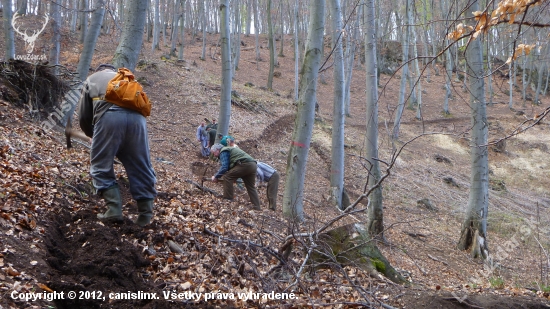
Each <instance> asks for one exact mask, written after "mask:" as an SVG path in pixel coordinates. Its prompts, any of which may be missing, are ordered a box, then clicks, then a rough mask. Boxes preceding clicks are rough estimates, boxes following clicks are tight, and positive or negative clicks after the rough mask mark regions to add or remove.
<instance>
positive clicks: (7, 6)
mask: <svg viewBox="0 0 550 309" xmlns="http://www.w3.org/2000/svg"><path fill="white" fill-rule="evenodd" d="M11 7H12V1H11V0H2V9H3V12H2V15H3V19H4V37H5V41H6V48H5V50H4V52H5V53H4V55H5V57H6V60H8V59H13V58H15V37H14V33H13V27H12V25H11V19H12V11H11Z"/></svg>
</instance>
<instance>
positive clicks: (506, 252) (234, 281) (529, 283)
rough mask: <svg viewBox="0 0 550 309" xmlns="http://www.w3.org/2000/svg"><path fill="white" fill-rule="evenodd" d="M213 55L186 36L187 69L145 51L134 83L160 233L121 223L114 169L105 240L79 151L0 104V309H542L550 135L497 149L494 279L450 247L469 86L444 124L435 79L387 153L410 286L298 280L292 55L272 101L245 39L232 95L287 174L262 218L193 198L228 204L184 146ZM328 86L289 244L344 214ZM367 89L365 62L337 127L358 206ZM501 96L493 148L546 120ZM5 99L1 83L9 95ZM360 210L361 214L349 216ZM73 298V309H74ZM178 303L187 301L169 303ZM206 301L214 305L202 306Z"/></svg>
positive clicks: (464, 176) (209, 101)
mask: <svg viewBox="0 0 550 309" xmlns="http://www.w3.org/2000/svg"><path fill="white" fill-rule="evenodd" d="M49 38H50V37H49V34H48V33H45V34H43V35H42V36H41V37H40V39H41V40H44V41H41V42H38V43H37V46H47V45H48V43H47V42H48V40H49ZM217 41H218V37H217V36H215V35H209V36H208V44H207V57H206V60H204V61H202V60H200V59H199V58H200V55H201V42H200V40H199V39H198V38H195V39H193V38H192V37H191V36H190V35H188V36H187V41H186V43H187V44H186V46H185V49H184V55H185V56H184V58H185V61H184V62H178V61H176V60H175V59H174V58H169V57H166V56H167V55H166V54H167V51H168V50H169V48H168V47H163V50H162V51H154V52H152V51H151V45H150V43H148V42H145V43H144V47H143V49H142V54H141V55H140V60H141V61H142V62H141V63H140V65H139V66H138V68H137V69H136V72H135V74H136V76H137V77H138V78H141V79H140V80H141V81H142V82H143V84H144V85H145V90H146V91H147V93H148V95H149V97H150V98H151V99H152V101H153V104H154V107H153V112H152V115H151V117H150V118H148V128H149V133H150V141H151V158H152V161H153V166H154V168H155V171H156V173H157V179H158V183H157V190H158V191H159V195H158V197H157V199H156V202H155V205H156V206H155V218H154V222H153V223H152V224H151V225H150V226H148V227H147V228H145V229H140V228H138V227H137V226H136V225H134V224H133V223H132V221H131V219H132V218H133V217H135V216H136V212H137V210H136V206H135V202H134V201H132V200H131V198H130V196H129V192H128V182H127V180H126V175H125V172H124V169H123V168H122V167H121V166H120V165H116V166H115V170H116V172H117V176H118V177H119V183H120V184H121V187H122V189H123V195H124V204H125V207H124V213H125V215H126V216H127V217H128V219H127V220H125V222H124V223H122V224H114V225H109V224H107V225H105V224H103V223H100V222H99V221H97V219H96V214H97V213H98V212H101V211H103V209H104V207H103V202H102V201H101V200H99V199H98V198H97V197H96V196H95V195H94V194H93V192H92V191H93V190H92V185H91V178H90V176H89V173H88V171H89V149H88V147H87V146H88V145H85V144H78V145H77V146H76V147H75V149H74V150H72V151H67V149H66V148H65V145H64V136H63V134H62V133H61V132H59V131H57V130H51V131H50V130H44V129H43V128H42V127H41V126H40V123H41V122H40V121H39V120H37V119H33V118H32V117H31V115H30V114H29V112H28V110H27V109H25V108H22V107H16V106H14V105H13V104H11V103H9V102H7V101H5V100H3V99H1V98H0V172H1V178H0V205H1V206H0V268H1V269H2V271H1V272H0V291H1V294H0V295H1V298H0V306H2V307H4V308H12V307H13V308H45V307H47V306H53V307H55V308H138V307H139V308H195V307H197V308H199V307H200V308H207V307H231V306H233V307H236V308H245V307H246V308H252V307H257V308H281V307H287V308H299V307H312V306H323V307H326V308H330V307H334V308H348V307H349V308H353V307H361V306H364V307H368V306H370V307H373V308H383V307H384V306H385V308H389V307H388V306H393V307H396V308H547V307H548V305H549V304H550V301H549V300H548V295H549V294H548V290H547V288H548V287H547V286H548V283H547V279H548V266H549V265H548V257H547V255H546V253H547V251H548V248H549V243H550V214H549V213H548V208H549V207H550V199H549V198H548V197H547V196H548V193H549V189H548V188H549V187H550V177H548V176H549V173H548V168H549V163H548V159H547V158H548V153H549V148H548V147H549V144H550V135H549V133H550V125H549V124H550V123H549V122H548V121H546V120H544V121H542V122H541V124H539V125H537V126H535V127H533V128H531V129H530V130H528V131H527V132H526V133H523V134H521V135H517V136H514V137H511V138H509V139H507V140H506V144H505V146H504V147H491V151H490V161H489V163H490V170H491V171H490V188H491V189H490V201H489V222H488V230H489V235H488V241H489V248H490V250H491V252H493V257H494V261H495V264H494V265H493V266H488V265H485V264H483V263H482V262H481V261H479V260H474V259H471V258H470V256H469V254H468V253H467V252H463V251H459V250H457V249H456V243H457V241H458V238H459V233H460V226H461V222H462V218H463V216H464V212H465V208H466V206H467V203H468V192H469V179H470V156H469V148H468V134H469V128H470V126H471V124H470V117H469V113H470V109H469V106H468V103H467V102H468V93H467V91H466V90H465V89H463V87H462V82H454V83H453V85H454V88H453V95H454V99H453V100H452V101H451V102H450V110H451V115H443V114H442V112H441V111H442V105H443V94H444V90H443V76H442V75H439V76H436V75H435V74H433V72H432V75H431V76H430V81H429V82H428V81H427V80H426V79H423V80H422V89H423V91H422V93H423V94H422V100H423V109H422V112H423V113H422V117H423V119H422V121H420V120H416V119H415V111H413V110H408V109H407V110H406V111H405V114H404V119H403V123H402V126H401V138H400V140H401V142H399V143H398V145H397V146H405V147H404V148H403V150H402V152H401V154H400V156H399V157H398V158H397V160H396V162H395V165H394V166H393V168H392V169H391V176H390V177H389V178H388V179H387V181H386V182H385V183H384V185H383V193H384V205H385V209H384V216H385V217H384V220H385V222H384V224H385V226H386V228H387V229H386V231H385V238H386V240H387V242H386V243H379V244H378V246H379V248H380V250H381V251H382V252H383V253H384V254H385V256H386V257H387V258H388V260H389V261H390V262H391V263H392V265H393V266H394V267H396V269H397V270H398V271H399V272H400V273H401V274H402V275H403V276H405V277H406V278H407V280H408V281H409V282H410V285H409V286H401V285H397V284H394V283H393V282H391V281H389V280H387V279H385V278H383V277H372V276H369V275H368V274H367V273H365V272H363V271H361V270H359V269H357V268H355V267H349V266H347V267H344V268H341V267H340V268H339V267H337V266H336V265H333V267H332V268H328V269H314V268H312V267H305V268H304V269H303V272H301V273H300V276H299V280H296V276H295V275H296V272H297V271H300V270H301V269H302V263H303V261H304V258H305V256H306V253H307V252H305V251H304V250H302V247H301V246H300V242H299V241H296V242H295V243H294V249H295V250H294V252H293V253H292V254H291V256H290V257H289V259H288V260H287V261H285V265H284V266H283V267H281V266H280V264H281V263H280V262H281V261H280V260H279V258H280V252H281V251H280V250H281V247H282V245H283V244H284V243H285V242H284V238H285V237H286V236H287V235H288V233H287V231H288V230H289V226H288V223H287V222H286V221H285V220H284V219H283V217H282V214H281V202H282V194H283V190H284V184H285V181H284V180H285V165H286V152H287V151H288V148H289V145H290V141H291V133H292V130H293V126H294V113H295V108H296V107H295V105H293V104H292V102H293V100H292V96H293V87H294V72H293V68H294V64H293V56H292V52H291V50H292V47H291V45H290V40H285V44H286V45H285V56H284V57H279V58H278V61H279V64H280V66H279V67H277V68H276V70H275V71H276V72H279V73H278V74H277V75H278V76H279V77H277V78H275V79H274V84H273V91H268V90H267V89H266V88H265V85H266V84H267V72H268V50H267V48H266V46H267V41H266V39H265V38H264V37H262V38H261V40H260V42H261V44H262V47H263V48H262V49H261V55H262V61H256V60H255V59H254V56H255V52H254V49H253V47H254V39H253V37H248V38H246V37H243V46H242V51H241V59H240V64H239V70H238V71H237V72H236V76H235V79H234V80H233V89H234V90H235V92H236V93H237V94H238V97H234V104H233V106H232V117H231V124H230V133H231V135H233V136H235V137H236V139H237V143H238V145H239V146H240V147H241V148H243V149H244V150H246V151H247V152H249V153H250V154H251V155H253V156H254V157H255V158H257V159H258V160H261V161H264V162H267V163H269V164H270V165H272V166H274V167H275V168H277V169H278V171H279V173H280V174H281V176H282V177H281V185H280V190H279V205H278V210H277V211H275V212H273V211H271V210H268V209H267V207H265V205H266V200H265V191H264V190H265V189H264V188H261V189H260V190H261V198H262V202H263V205H264V207H263V209H262V210H261V211H254V210H252V209H251V207H250V206H249V203H248V197H247V195H246V193H244V194H243V193H240V194H239V195H238V197H237V200H236V202H233V203H228V202H223V201H222V200H221V199H220V198H218V197H216V196H214V195H212V194H210V193H207V192H204V191H203V190H201V189H199V188H198V187H197V186H196V184H199V185H201V186H203V187H206V188H208V189H210V190H213V191H215V192H219V193H221V191H222V188H221V184H215V183H210V182H206V181H203V177H204V176H207V177H209V176H211V175H213V174H214V173H215V171H216V170H217V167H218V165H217V163H215V162H213V161H210V160H208V159H204V158H202V157H200V151H199V145H198V142H197V141H196V140H195V137H194V136H195V130H196V127H197V126H198V125H199V123H200V122H201V121H202V119H203V118H208V119H211V118H217V116H218V105H219V101H220V89H221V88H220V80H221V77H220V72H221V68H220V65H221V59H220V55H219V51H220V48H219V47H218V46H216V45H215V44H216V42H217ZM113 42H117V37H116V36H106V35H104V36H101V37H100V39H99V43H98V44H99V45H98V47H97V48H96V54H95V55H94V61H93V64H92V67H96V66H97V65H98V64H100V63H103V62H109V61H110V60H111V58H112V55H113V52H114V49H115V48H116V46H115V45H113ZM63 43H64V44H63V46H64V47H63V50H62V58H61V63H62V64H63V65H64V66H66V67H67V68H68V69H69V70H72V71H75V70H76V65H77V61H78V55H79V54H80V49H81V48H82V46H81V45H80V44H77V37H76V36H74V37H73V36H70V35H68V34H67V35H64V41H63ZM278 43H280V42H278ZM2 44H3V43H0V48H2V47H3V45H2ZM17 50H18V51H22V50H23V47H22V42H18V47H17ZM327 50H328V48H327ZM440 70H441V69H440ZM331 74H332V73H331V71H330V70H327V71H324V73H322V74H321V78H320V81H321V83H320V84H319V91H318V102H319V107H320V108H319V111H318V113H317V115H316V124H315V129H314V133H313V139H312V145H311V148H310V149H311V151H310V153H309V157H308V168H307V172H306V183H305V190H304V200H305V213H306V221H305V222H304V223H303V224H302V225H301V226H300V227H295V231H300V232H308V231H313V230H316V229H318V228H319V227H321V226H322V225H324V224H326V223H327V222H328V221H329V220H330V219H331V218H334V217H335V216H337V215H338V214H339V212H338V211H337V210H336V209H334V208H333V207H332V206H330V205H329V203H328V201H327V197H328V188H329V176H330V147H331V144H330V136H331V124H332V76H331ZM364 79H365V78H364V71H363V68H362V67H361V64H360V63H359V61H357V67H356V68H355V71H354V81H353V84H352V93H351V96H352V102H351V117H349V118H347V119H346V155H347V156H346V176H345V181H346V188H347V190H348V192H349V193H350V197H351V198H352V201H353V200H354V199H355V198H356V197H358V196H359V195H360V194H361V193H362V190H363V187H364V184H365V181H366V176H367V171H366V170H365V168H364V161H362V160H361V155H362V149H363V147H364V138H365V137H364V133H365V119H366V112H365V102H364V89H365V87H364V85H365V82H364ZM493 82H494V87H495V104H494V105H492V106H489V107H488V120H489V125H490V140H492V141H494V140H498V139H500V138H503V137H505V136H506V135H507V134H509V133H510V132H512V131H513V130H514V129H515V128H516V127H518V126H519V125H520V124H521V123H522V122H524V121H526V120H528V119H531V118H532V117H533V116H534V115H536V114H538V113H540V112H541V111H542V110H544V108H546V107H548V106H550V99H549V98H548V97H545V98H542V104H541V105H540V106H534V105H532V104H531V102H529V101H527V102H525V104H524V103H523V102H521V100H520V92H516V93H514V98H516V102H515V106H514V109H512V110H511V109H509V108H508V105H507V104H508V96H507V94H506V90H507V89H508V85H507V84H506V81H505V80H503V79H501V78H498V79H496V80H494V81H493ZM398 87H399V78H396V77H395V76H394V77H390V76H388V75H382V76H381V87H380V88H379V90H380V91H381V96H380V108H379V109H380V127H379V128H380V132H381V137H380V159H381V160H382V163H384V162H390V160H391V155H392V145H391V143H390V142H389V140H388V138H387V137H386V136H387V132H388V131H389V130H391V127H392V121H393V111H394V109H395V105H396V102H397V96H398V89H399V88H398ZM8 88H10V86H9V85H6V84H2V85H0V91H2V93H4V91H7V90H6V89H8ZM529 92H531V90H530V89H529ZM42 120H43V119H42ZM423 133H424V135H423V136H422V137H420V138H417V139H415V140H414V141H412V142H410V143H407V142H408V141H411V140H412V139H413V138H415V137H417V136H419V135H422V134H423ZM426 133H444V134H426ZM382 170H383V172H384V171H385V166H384V165H382ZM423 201H424V202H423ZM426 201H429V204H427V203H426ZM426 205H431V206H426ZM366 206H367V205H366V202H365V201H364V202H362V203H361V204H360V205H359V207H360V208H366ZM365 219H366V214H363V213H359V214H356V215H354V216H349V217H347V218H345V219H343V220H341V221H340V222H338V224H337V225H336V226H339V225H343V224H350V223H358V222H363V221H365ZM487 268H489V270H487ZM43 291H56V292H64V295H65V297H64V298H65V299H62V300H56V301H54V302H53V303H52V302H47V301H44V300H37V301H24V300H20V299H13V298H12V295H18V294H17V293H31V292H37V293H41V292H43ZM69 291H74V292H76V296H77V298H80V299H75V300H69V299H68V298H67V296H68V293H69ZM14 292H16V294H13V293H14ZM92 292H95V293H94V294H93V295H92V294H91V293H92ZM140 292H141V293H156V295H155V297H158V298H159V299H153V300H151V299H145V300H143V299H142V300H137V299H124V300H121V299H117V298H120V297H126V296H130V297H131V296H132V295H128V294H129V293H136V294H137V293H140ZM172 292H174V293H178V294H177V295H178V296H179V295H181V298H182V299H172V297H173V295H175V294H172ZM218 292H219V293H218ZM272 292H274V293H279V295H278V296H279V297H286V298H291V299H270V298H275V296H276V295H275V294H270V293H272ZM111 293H112V294H111ZM125 293H126V294H125ZM193 293H195V294H193ZM207 293H210V294H207ZM283 293H284V294H283ZM100 294H101V295H100ZM44 295H45V294H44ZM197 295H200V299H197ZM245 295H246V296H245ZM137 296H139V295H137ZM148 296H151V295H150V294H148ZM207 296H208V297H211V298H212V299H209V300H206V299H205V297H207ZM193 297H194V298H193ZM165 298H168V299H165ZM247 298H252V299H247ZM254 298H258V299H254Z"/></svg>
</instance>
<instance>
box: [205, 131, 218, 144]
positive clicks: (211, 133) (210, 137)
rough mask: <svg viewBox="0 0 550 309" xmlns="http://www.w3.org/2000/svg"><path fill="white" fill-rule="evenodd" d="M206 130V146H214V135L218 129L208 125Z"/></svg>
mask: <svg viewBox="0 0 550 309" xmlns="http://www.w3.org/2000/svg"><path fill="white" fill-rule="evenodd" d="M206 131H208V148H210V147H212V146H214V143H215V142H216V135H217V132H218V130H217V129H215V128H213V127H210V128H208V129H206Z"/></svg>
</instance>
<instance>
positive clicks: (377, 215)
mask: <svg viewBox="0 0 550 309" xmlns="http://www.w3.org/2000/svg"><path fill="white" fill-rule="evenodd" d="M363 1H364V4H365V6H364V9H365V26H366V29H365V67H366V88H365V89H366V104H367V115H366V116H367V118H366V119H367V134H366V140H365V143H366V144H365V152H366V154H365V158H367V160H369V162H370V166H371V168H370V171H369V174H370V177H369V180H368V186H369V187H371V188H372V187H373V186H375V185H376V184H377V183H378V181H379V180H380V163H379V162H378V81H377V64H376V23H375V19H376V16H375V5H374V2H375V0H363ZM369 199H370V206H369V211H368V212H369V213H368V214H369V218H368V224H367V226H368V231H369V235H371V237H377V238H379V239H384V212H383V205H382V189H381V188H380V186H379V187H378V188H376V189H375V190H373V192H372V194H371V195H370V196H369Z"/></svg>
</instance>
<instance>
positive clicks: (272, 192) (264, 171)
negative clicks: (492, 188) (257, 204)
mask: <svg viewBox="0 0 550 309" xmlns="http://www.w3.org/2000/svg"><path fill="white" fill-rule="evenodd" d="M257 165H258V169H257V170H256V179H257V180H258V184H259V183H261V182H267V200H268V202H269V209H271V210H276V209H277V191H278V190H279V179H280V177H279V173H277V170H275V169H274V168H273V167H271V166H269V165H268V164H266V163H263V162H260V161H258V162H257Z"/></svg>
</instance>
